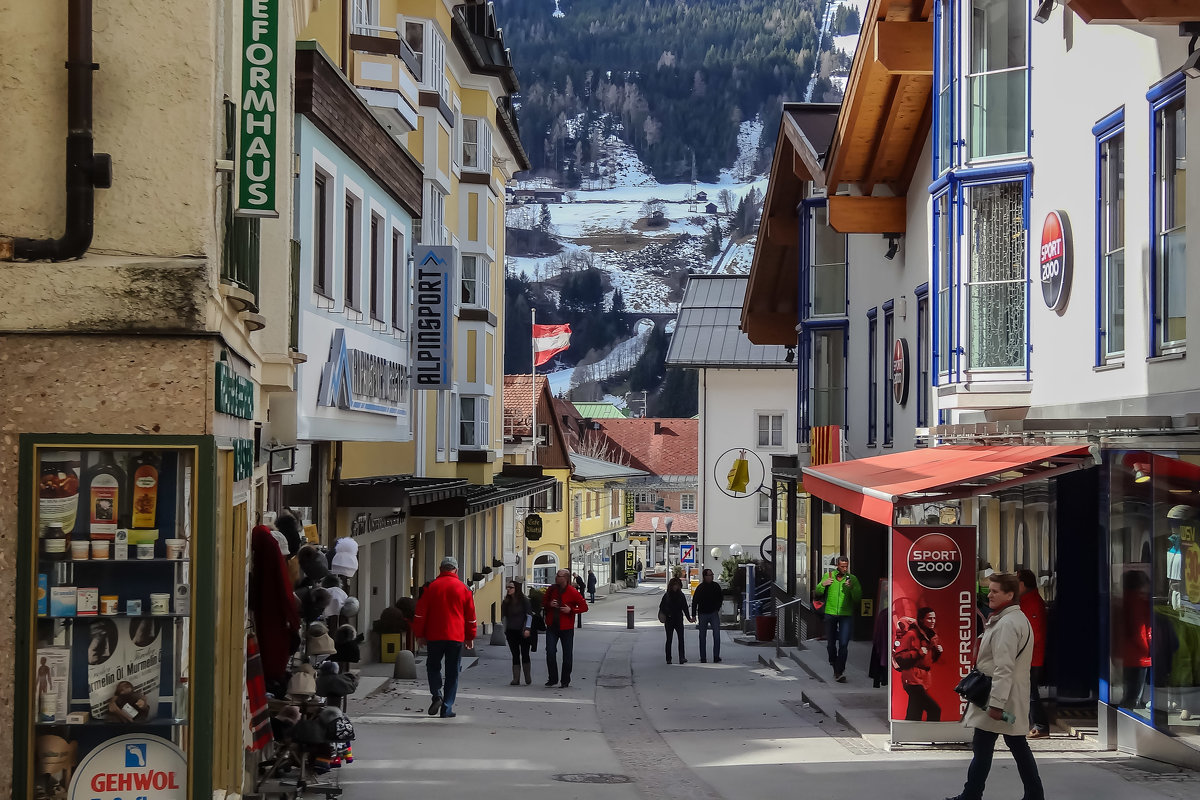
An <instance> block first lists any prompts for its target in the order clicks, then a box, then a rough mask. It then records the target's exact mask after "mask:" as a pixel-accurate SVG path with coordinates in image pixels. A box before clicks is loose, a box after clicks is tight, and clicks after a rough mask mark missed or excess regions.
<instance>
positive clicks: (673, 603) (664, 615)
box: [658, 578, 696, 664]
mask: <svg viewBox="0 0 1200 800" xmlns="http://www.w3.org/2000/svg"><path fill="white" fill-rule="evenodd" d="M684 617H687V621H688V622H695V621H696V620H695V618H693V617H692V616H691V615H689V614H688V601H687V598H686V597H684V596H683V581H681V580H679V578H671V581H670V582H669V583H668V584H667V593H666V594H664V595H663V599H662V600H661V601H660V602H659V604H658V621H659V622H661V623H662V624H663V627H664V628H666V631H667V663H668V664H670V663H671V634H672V633H674V634H675V635H677V636H678V637H679V663H680V664H686V663H687V659H686V658H684V657H683V618H684Z"/></svg>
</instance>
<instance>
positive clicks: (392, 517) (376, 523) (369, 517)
mask: <svg viewBox="0 0 1200 800" xmlns="http://www.w3.org/2000/svg"><path fill="white" fill-rule="evenodd" d="M403 524H404V514H403V513H401V512H399V511H393V512H392V513H390V514H381V515H378V516H377V515H375V514H372V513H370V512H369V511H363V512H360V513H358V514H355V516H354V519H353V520H352V521H351V522H350V535H351V536H353V537H356V538H357V537H359V536H365V535H366V534H368V533H378V532H379V531H382V530H384V529H386V528H399V527H400V526H401V525H403Z"/></svg>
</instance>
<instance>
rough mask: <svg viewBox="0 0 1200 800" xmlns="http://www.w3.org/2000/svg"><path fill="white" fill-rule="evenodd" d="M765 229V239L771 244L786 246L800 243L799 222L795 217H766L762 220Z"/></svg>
mask: <svg viewBox="0 0 1200 800" xmlns="http://www.w3.org/2000/svg"><path fill="white" fill-rule="evenodd" d="M763 221H764V222H765V223H766V227H767V239H768V240H769V241H770V242H772V243H773V244H781V245H784V246H787V245H789V244H796V243H797V242H799V241H800V221H799V218H797V217H795V216H791V217H767V218H766V219H764V220H763Z"/></svg>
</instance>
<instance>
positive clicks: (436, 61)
mask: <svg viewBox="0 0 1200 800" xmlns="http://www.w3.org/2000/svg"><path fill="white" fill-rule="evenodd" d="M404 40H405V41H406V42H408V46H409V47H411V48H412V51H413V53H414V54H415V55H416V56H417V58H418V59H419V60H420V62H421V87H422V88H424V89H429V90H430V91H434V92H437V93H438V94H439V95H440V96H441V98H442V100H444V101H445V103H446V105H450V99H451V98H450V81H449V80H448V79H447V78H446V40H445V39H443V38H442V34H441V31H439V30H438V29H437V26H436V25H434V24H433V23H432V22H431V21H430V20H423V19H409V20H405V22H404Z"/></svg>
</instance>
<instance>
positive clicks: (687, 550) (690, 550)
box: [679, 544, 696, 564]
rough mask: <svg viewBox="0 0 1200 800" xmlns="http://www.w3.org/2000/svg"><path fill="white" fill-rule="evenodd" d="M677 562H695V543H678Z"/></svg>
mask: <svg viewBox="0 0 1200 800" xmlns="http://www.w3.org/2000/svg"><path fill="white" fill-rule="evenodd" d="M679 563H680V564H695V563H696V545H695V544H680V545H679Z"/></svg>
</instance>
